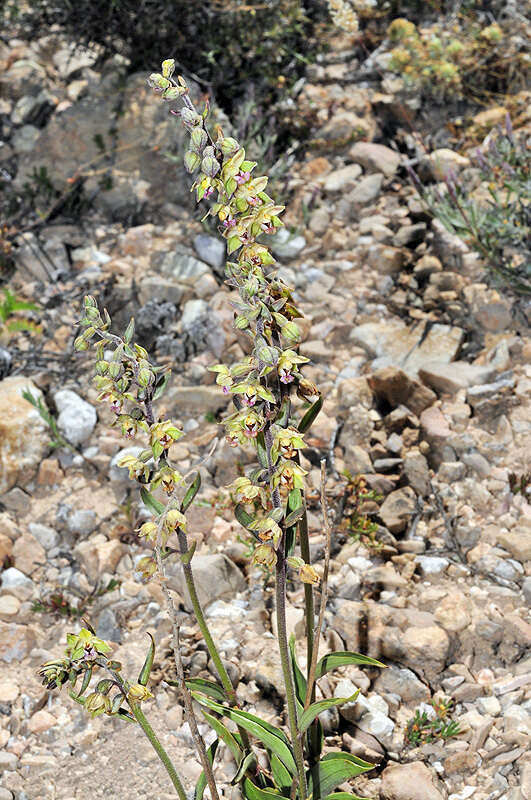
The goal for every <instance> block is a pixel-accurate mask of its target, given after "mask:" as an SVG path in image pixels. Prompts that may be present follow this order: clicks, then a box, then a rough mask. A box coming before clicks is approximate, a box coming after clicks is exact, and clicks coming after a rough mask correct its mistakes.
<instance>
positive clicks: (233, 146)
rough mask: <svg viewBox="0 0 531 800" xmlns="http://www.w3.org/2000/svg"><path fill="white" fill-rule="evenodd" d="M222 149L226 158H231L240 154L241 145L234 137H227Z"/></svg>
mask: <svg viewBox="0 0 531 800" xmlns="http://www.w3.org/2000/svg"><path fill="white" fill-rule="evenodd" d="M220 149H221V152H222V153H223V155H224V156H227V157H228V158H230V157H231V156H233V155H234V153H237V152H238V150H239V149H240V145H239V144H238V142H237V141H236V139H233V138H232V136H226V137H225V138H224V139H222V141H221V143H220Z"/></svg>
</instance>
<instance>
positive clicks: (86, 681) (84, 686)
mask: <svg viewBox="0 0 531 800" xmlns="http://www.w3.org/2000/svg"><path fill="white" fill-rule="evenodd" d="M91 678H92V667H89V669H86V670H85V674H84V675H83V683H82V684H81V689H80V690H79V692H78V695H77V696H78V697H81V695H82V694H85V692H86V690H87V688H88V685H89V683H90V679H91Z"/></svg>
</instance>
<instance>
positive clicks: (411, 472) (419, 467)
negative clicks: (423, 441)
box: [404, 450, 431, 497]
mask: <svg viewBox="0 0 531 800" xmlns="http://www.w3.org/2000/svg"><path fill="white" fill-rule="evenodd" d="M404 475H405V476H406V478H407V479H408V482H409V485H410V486H412V487H413V489H414V490H415V491H416V492H418V493H419V494H420V495H422V496H423V497H425V496H426V495H428V494H429V493H430V491H431V487H430V477H431V476H430V470H429V467H428V462H427V461H426V457H425V456H423V455H422V453H421V452H420V451H419V450H411V451H410V452H409V453H407V454H406V455H405V457H404Z"/></svg>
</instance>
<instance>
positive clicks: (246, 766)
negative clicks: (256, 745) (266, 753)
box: [231, 751, 257, 786]
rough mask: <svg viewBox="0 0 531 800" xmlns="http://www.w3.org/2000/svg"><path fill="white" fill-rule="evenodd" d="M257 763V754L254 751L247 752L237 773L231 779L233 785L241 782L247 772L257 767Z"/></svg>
mask: <svg viewBox="0 0 531 800" xmlns="http://www.w3.org/2000/svg"><path fill="white" fill-rule="evenodd" d="M256 765H257V761H256V755H255V754H254V753H253V752H252V751H251V752H250V753H247V755H246V756H245V758H242V760H241V762H240V765H239V767H238V769H237V770H236V775H235V776H234V777H233V779H232V780H231V784H232V786H235V785H236V784H237V783H240V781H242V780H243V778H244V777H245V773H246V772H247V771H248V770H250V769H253V768H256ZM255 772H256V769H255Z"/></svg>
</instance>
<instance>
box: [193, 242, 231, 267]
mask: <svg viewBox="0 0 531 800" xmlns="http://www.w3.org/2000/svg"><path fill="white" fill-rule="evenodd" d="M194 249H195V252H196V253H197V255H198V256H199V258H200V259H201V261H205V262H206V263H207V264H210V266H211V267H214V269H219V268H220V267H222V266H223V264H224V263H225V258H226V247H225V244H224V242H222V241H221V239H216V238H215V237H214V236H207V235H206V234H203V233H200V234H198V235H197V236H195V237H194Z"/></svg>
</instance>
